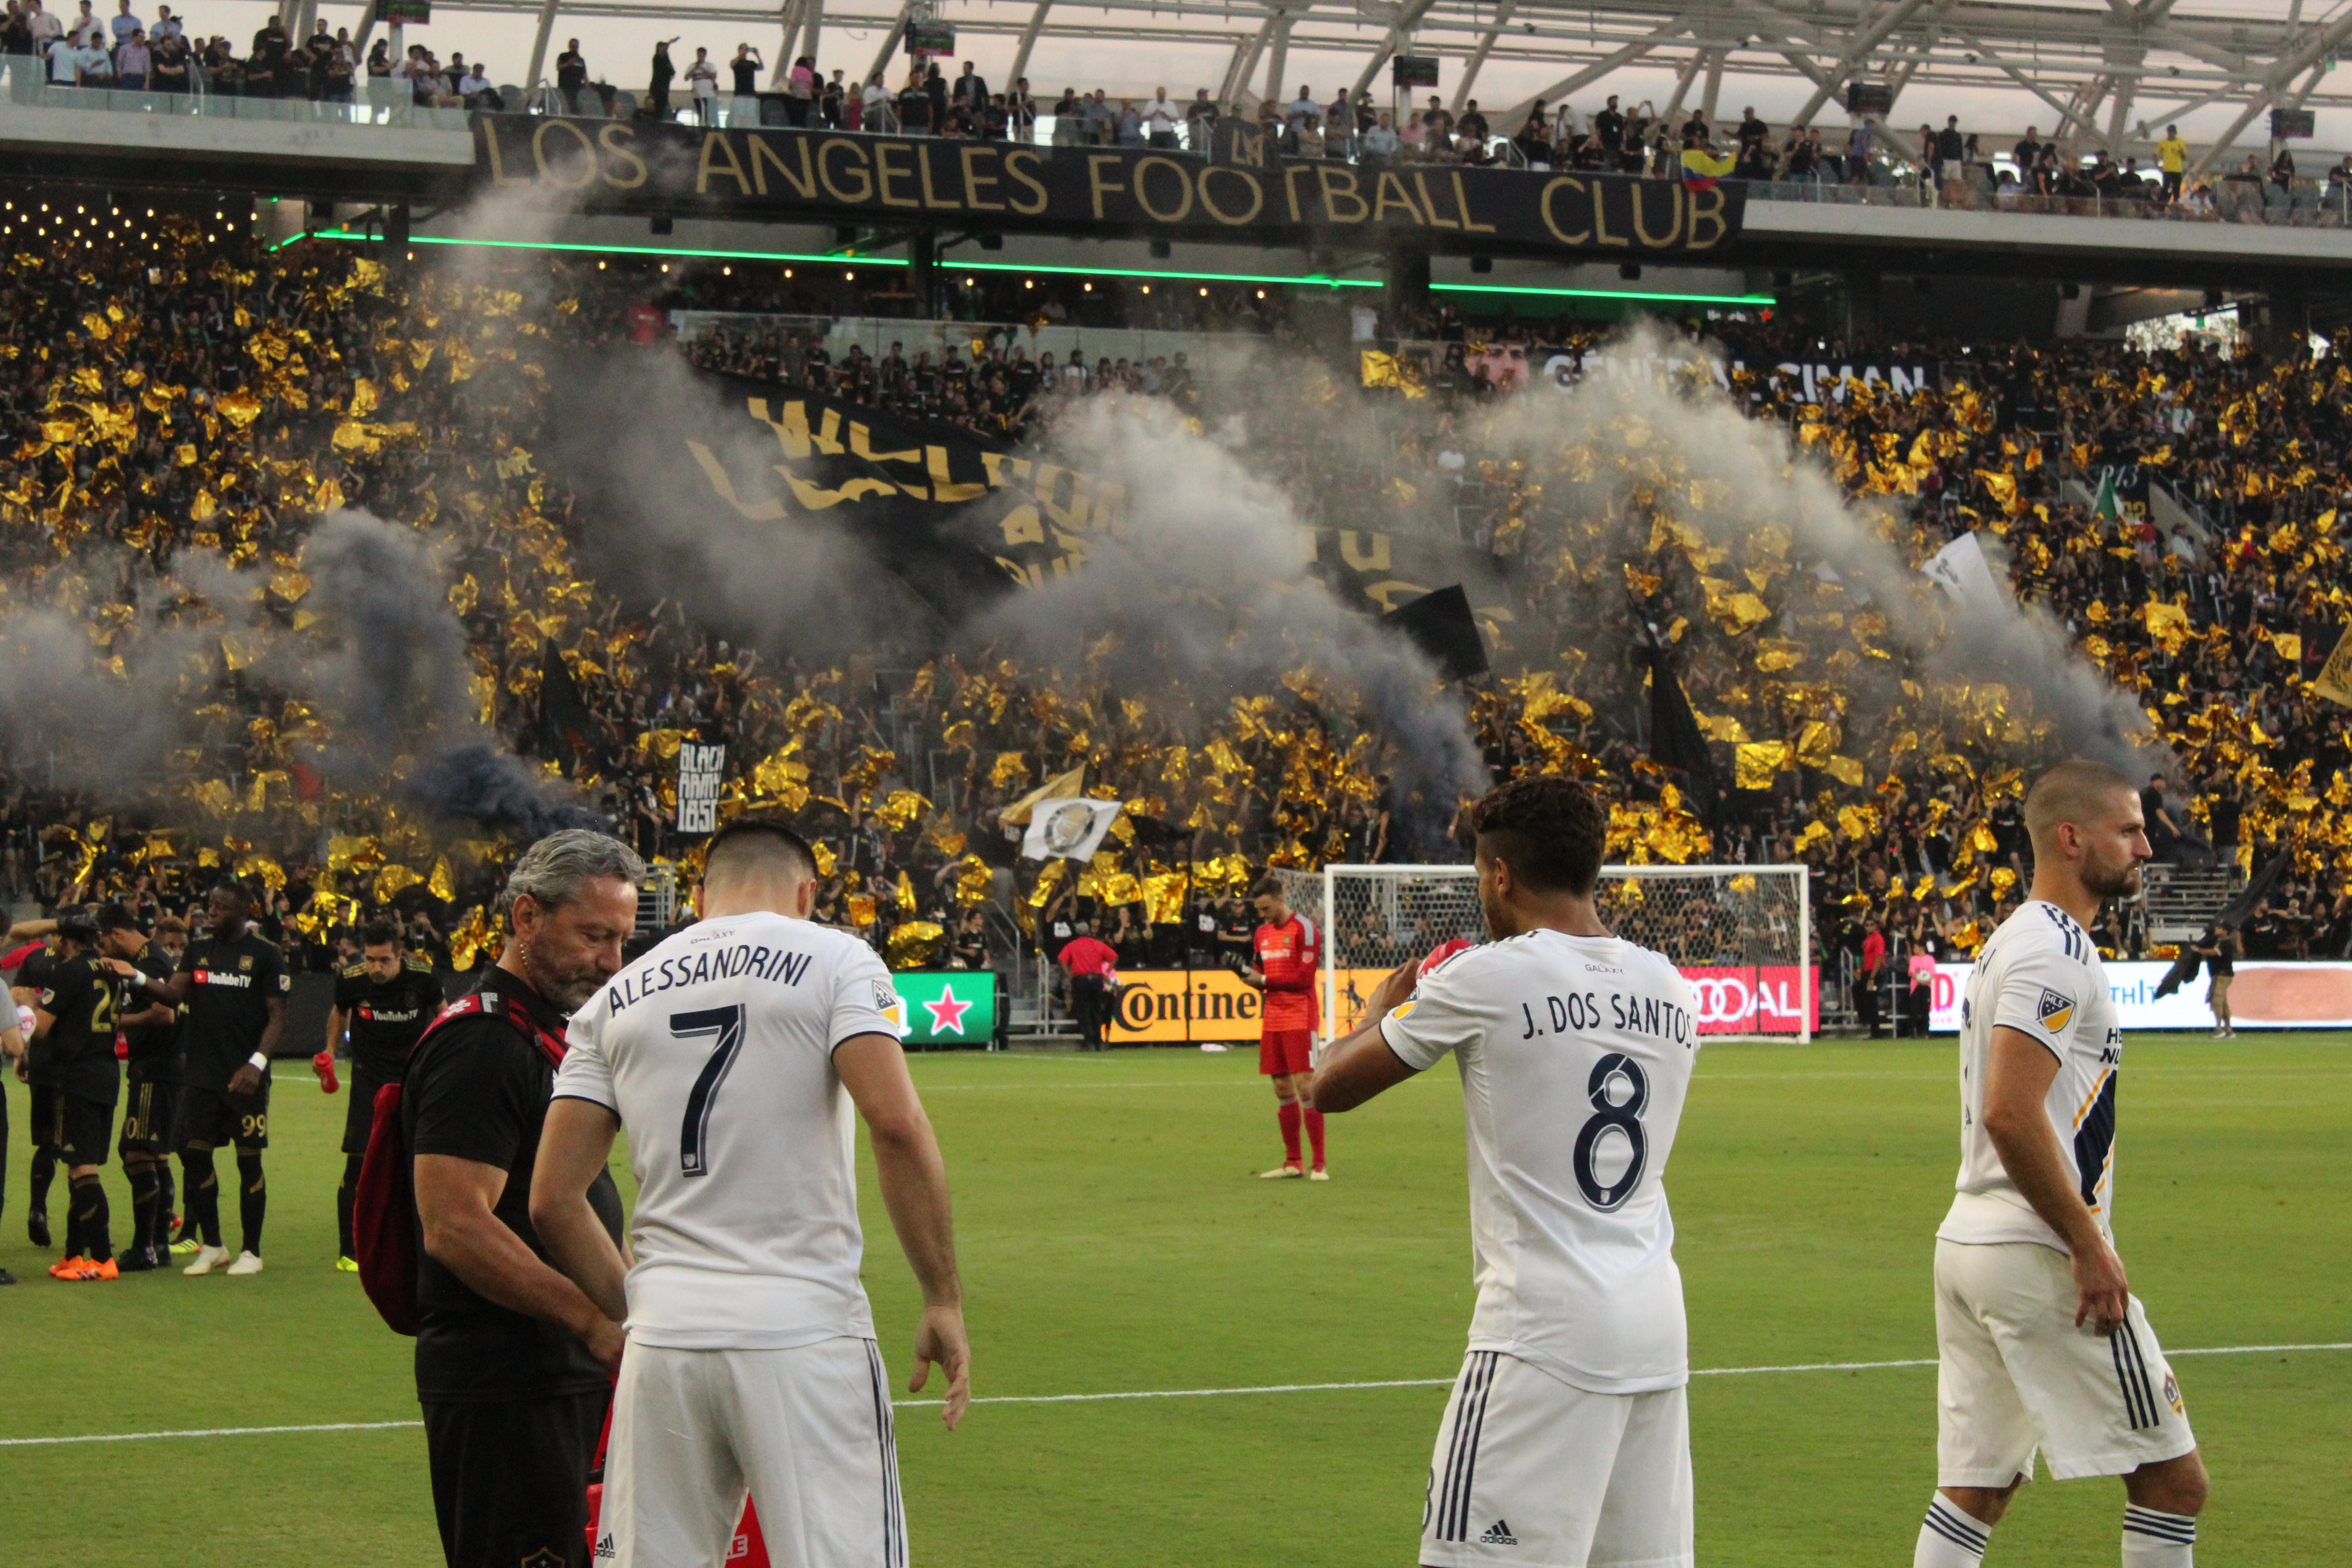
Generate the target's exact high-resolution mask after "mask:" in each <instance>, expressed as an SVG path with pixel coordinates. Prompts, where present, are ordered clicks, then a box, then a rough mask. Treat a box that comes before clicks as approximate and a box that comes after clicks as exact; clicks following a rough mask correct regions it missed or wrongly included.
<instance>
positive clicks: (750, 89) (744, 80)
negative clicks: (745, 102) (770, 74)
mask: <svg viewBox="0 0 2352 1568" xmlns="http://www.w3.org/2000/svg"><path fill="white" fill-rule="evenodd" d="M727 63H728V64H729V65H730V67H732V68H733V69H734V72H735V96H736V97H738V98H750V97H751V96H753V95H754V94H756V93H757V92H758V91H759V90H760V67H759V65H758V63H757V62H756V61H752V60H730V61H728V62H727Z"/></svg>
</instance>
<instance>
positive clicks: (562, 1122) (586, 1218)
mask: <svg viewBox="0 0 2352 1568" xmlns="http://www.w3.org/2000/svg"><path fill="white" fill-rule="evenodd" d="M619 1131H621V1119H620V1118H619V1117H618V1116H615V1115H614V1114H613V1111H612V1109H611V1108H610V1107H608V1106H603V1105H599V1104H597V1103H596V1102H595V1101H594V1100H577V1099H574V1098H572V1097H571V1096H569V1095H559V1096H558V1097H557V1098H556V1099H555V1100H552V1101H551V1102H550V1103H549V1105H548V1108H547V1121H546V1123H545V1125H544V1126H543V1127H541V1130H540V1134H539V1163H537V1164H536V1165H534V1166H532V1167H531V1173H530V1226H531V1228H532V1229H533V1230H535V1231H537V1232H539V1239H540V1244H541V1246H543V1247H546V1248H547V1256H548V1257H549V1258H551V1259H552V1260H553V1261H554V1264H555V1267H556V1268H560V1269H562V1271H563V1273H564V1274H565V1276H566V1277H568V1278H569V1279H571V1281H572V1283H573V1284H575V1285H577V1286H579V1287H580V1289H581V1290H582V1291H583V1293H584V1294H585V1295H586V1296H587V1298H588V1299H589V1300H591V1301H593V1302H595V1303H596V1307H597V1310H599V1311H602V1312H603V1313H604V1315H605V1316H606V1317H608V1318H610V1319H612V1320H613V1321H614V1322H619V1321H622V1320H623V1319H625V1318H626V1317H627V1316H628V1315H629V1299H628V1294H627V1292H626V1291H625V1289H623V1288H622V1281H623V1280H624V1279H625V1278H626V1277H627V1275H628V1272H629V1268H628V1264H627V1262H626V1260H625V1259H624V1258H622V1257H621V1249H620V1248H619V1247H615V1246H614V1245H613V1236H612V1233H611V1232H610V1231H608V1230H606V1229H605V1228H604V1221H603V1220H600V1219H598V1218H597V1217H596V1210H595V1208H594V1206H593V1205H591V1204H590V1203H589V1202H588V1188H589V1186H590V1184H592V1183H593V1182H594V1181H595V1180H596V1178H597V1176H598V1175H599V1174H600V1173H603V1171H604V1167H605V1165H606V1164H607V1163H609V1162H610V1161H611V1160H612V1158H613V1139H614V1135H615V1134H617V1133H618V1132H619Z"/></svg>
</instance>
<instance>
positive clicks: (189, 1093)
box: [179, 1078, 269, 1149]
mask: <svg viewBox="0 0 2352 1568" xmlns="http://www.w3.org/2000/svg"><path fill="white" fill-rule="evenodd" d="M179 1131H180V1145H181V1147H183V1148H185V1147H186V1146H187V1145H188V1144H191V1143H209V1144H211V1145H212V1146H213V1147H214V1148H215V1149H217V1148H220V1147H221V1146H222V1145H224V1144H227V1143H234V1144H236V1146H237V1147H238V1148H240V1149H267V1148H268V1147H269V1080H268V1079H267V1078H265V1079H262V1080H261V1087H260V1088H259V1089H257V1090H255V1091H254V1092H253V1093H251V1094H226V1093H223V1092H222V1091H221V1090H219V1089H197V1088H195V1087H194V1086H193V1085H192V1086H190V1087H189V1088H186V1089H182V1090H181V1091H180V1130H179Z"/></svg>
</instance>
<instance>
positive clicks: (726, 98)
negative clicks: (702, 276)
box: [0, 55, 2352, 228]
mask: <svg viewBox="0 0 2352 1568" xmlns="http://www.w3.org/2000/svg"><path fill="white" fill-rule="evenodd" d="M0 77H5V100H6V101H8V102H10V103H14V104H18V105H23V106H26V107H39V108H44V109H79V110H104V111H110V112H114V113H127V114H150V115H181V116H192V117H196V118H207V119H231V120H267V121H279V122H282V123H291V124H305V125H316V124H349V125H382V126H403V127H410V128H415V129H424V130H436V131H464V130H466V129H467V117H468V116H469V115H470V114H472V113H473V112H475V110H468V109H464V108H460V107H457V106H455V105H433V104H422V103H418V102H416V101H415V99H414V96H413V94H412V93H411V91H410V90H409V88H408V85H407V82H406V80H405V79H403V78H394V77H363V78H361V79H359V80H358V81H356V82H355V83H354V84H353V86H352V93H351V96H350V97H348V98H345V99H311V98H307V97H305V98H286V97H276V96H259V95H251V94H227V93H216V92H213V91H210V90H208V89H207V87H206V85H205V76H204V71H203V69H202V68H201V65H200V63H197V62H192V69H191V87H190V90H188V91H185V92H152V91H149V92H128V91H124V90H121V89H115V88H97V87H67V86H59V85H57V84H55V83H52V82H51V81H50V80H49V79H48V77H47V70H46V68H44V66H43V65H42V63H41V62H40V61H39V60H38V59H37V58H33V57H30V56H24V55H12V56H5V57H0ZM600 85H601V84H600ZM497 90H498V95H499V100H500V101H501V103H502V105H503V108H502V110H499V112H506V113H512V114H545V113H549V112H555V113H566V112H567V110H566V108H565V107H564V106H563V105H562V100H561V99H560V97H559V95H558V94H557V92H556V91H555V89H553V88H552V87H551V85H550V84H549V83H548V82H546V81H545V80H544V79H541V81H540V82H538V83H537V84H535V85H534V86H533V87H531V88H530V89H528V90H526V89H520V88H517V87H513V86H500V87H499V89H497ZM773 96H774V95H772V94H761V95H760V97H759V98H758V99H756V100H755V99H738V98H736V97H734V96H732V95H731V94H725V93H722V94H720V95H719V98H718V99H716V100H712V103H711V119H712V123H714V124H715V125H718V126H723V127H730V128H748V127H759V126H765V127H768V128H771V129H781V128H782V126H780V125H779V123H778V121H777V120H776V119H775V118H774V116H773V115H772V114H771V113H763V112H762V111H761V103H762V102H764V101H765V100H767V99H769V98H771V97H773ZM579 97H580V101H579V102H578V104H577V105H576V106H575V107H576V108H577V109H580V110H587V111H588V112H587V114H586V115H585V118H591V119H603V118H605V117H606V104H607V100H606V98H605V97H604V94H603V92H602V91H600V90H599V89H598V88H590V89H585V90H584V91H583V92H582V93H581V94H580V95H579ZM610 104H611V112H612V114H613V115H614V116H615V117H618V118H623V119H627V118H633V117H635V116H636V115H637V113H638V112H639V104H640V99H639V97H638V95H637V94H635V93H634V92H631V91H628V90H627V89H615V90H614V91H613V93H612V96H611V99H610ZM673 116H674V118H676V119H677V120H679V121H684V122H687V123H690V124H698V123H700V119H699V111H698V110H697V108H696V107H695V106H694V105H693V104H692V102H691V101H690V100H689V101H688V102H686V103H682V104H680V105H678V106H677V107H676V108H675V109H674V110H673ZM1071 118H1073V119H1075V118H1076V117H1071ZM1080 123H1081V124H1083V122H1080ZM829 129H831V130H832V131H833V132H834V133H835V134H844V135H856V134H892V135H896V134H901V132H898V129H897V127H896V124H895V115H890V114H888V111H887V110H886V119H885V121H884V122H883V124H882V126H881V127H880V128H879V130H877V131H866V132H844V131H842V130H840V128H838V127H832V128H829ZM1057 129H1058V134H1057ZM1070 132H1071V127H1069V126H1067V125H1061V124H1060V123H1059V120H1058V119H1057V117H1056V116H1055V115H1052V114H1040V115H1038V116H1037V117H1036V119H1035V121H1034V124H1033V125H1032V126H1031V128H1030V131H1029V134H1028V136H1027V137H1026V138H1025V140H1027V141H1029V142H1034V144H1035V145H1037V146H1039V147H1042V148H1046V149H1049V150H1050V149H1054V148H1057V147H1076V146H1086V145H1092V144H1093V143H1091V142H1086V141H1084V140H1078V139H1073V137H1072V136H1071V134H1070ZM1340 142H1341V144H1340V145H1339V146H1338V147H1337V148H1336V149H1333V148H1330V146H1329V143H1328V142H1327V143H1326V145H1327V149H1328V150H1327V152H1326V153H1324V156H1325V157H1327V158H1331V159H1334V160H1337V161H1339V162H1346V163H1359V162H1363V161H1365V160H1364V158H1363V156H1362V154H1361V153H1360V151H1359V150H1358V149H1357V148H1356V147H1355V145H1354V142H1355V139H1354V138H1353V137H1345V138H1342V139H1340ZM1115 144H1117V145H1125V146H1142V145H1146V144H1147V143H1145V142H1140V141H1138V142H1118V143H1115ZM1191 144H1192V122H1191V121H1186V122H1185V123H1183V124H1182V125H1181V126H1180V127H1179V128H1178V129H1177V132H1176V148H1175V150H1176V151H1189V150H1190V148H1191ZM1486 158H1487V160H1488V161H1489V162H1490V163H1494V164H1495V165H1496V166H1500V167H1506V168H1513V169H1526V168H1533V169H1535V170H1537V171H1538V172H1541V171H1544V170H1547V169H1549V167H1550V165H1548V164H1544V163H1534V164H1530V163H1528V159H1527V156H1526V153H1525V152H1524V150H1523V149H1521V148H1520V147H1519V145H1518V144H1517V142H1512V141H1510V140H1509V139H1507V138H1506V137H1501V136H1494V137H1490V138H1488V139H1487V142H1486ZM1399 161H1402V162H1418V161H1425V160H1417V159H1415V158H1413V157H1412V154H1411V152H1410V150H1408V152H1407V154H1406V155H1405V157H1404V158H1402V159H1401V160H1399ZM1667 177H1679V170H1678V169H1677V170H1672V171H1670V173H1669V175H1668V176H1667ZM1725 183H1726V184H1739V185H1741V187H1742V188H1743V189H1744V190H1745V191H1746V192H1747V194H1748V200H1749V201H1751V202H1800V203H1815V204H1825V205H1857V206H1874V207H1907V208H1915V209H1916V208H1938V209H1952V210H1958V211H1967V212H1997V213H2020V214H2033V215H2041V216H2060V217H2097V218H2129V219H2139V220H2143V221H2155V220H2160V221H2166V222H2176V223H2241V224H2258V225H2265V226H2274V227H2305V228H2308V227H2317V228H2338V227H2347V226H2352V184H2346V183H2343V182H2331V183H2327V184H2322V183H2321V182H2320V181H2318V180H2315V179H2301V178H2299V179H2295V180H2293V181H2290V182H2288V183H2287V184H2280V183H2278V182H2277V181H2274V180H2271V179H2267V178H2256V177H2254V176H2251V175H2244V174H2232V175H2229V176H2226V177H2224V178H2221V179H2217V180H2213V181H2210V182H2206V183H2202V184H2200V186H2198V187H2195V188H2193V189H2192V190H2191V191H2190V192H2189V194H2188V195H2184V196H2183V197H2182V198H2181V199H2180V200H2178V201H2174V202H2164V201H2159V200H2151V199H2148V198H2147V197H2145V196H2102V195H2046V196H2045V195H2034V194H2032V192H2030V191H2028V190H2026V189H2024V188H2023V187H2022V186H2021V185H2018V184H1994V183H1993V180H1992V178H1991V173H1990V165H1986V164H1978V163H1972V164H1969V165H1967V166H1966V169H1965V170H1964V172H1963V173H1962V174H1958V175H1957V176H1955V177H1953V178H1951V179H1948V180H1946V181H1945V182H1944V183H1943V184H1941V185H1940V186H1937V185H1935V184H1931V183H1929V182H1928V181H1927V180H1925V179H1924V178H1922V177H1921V176H1920V174H1918V173H1917V172H1916V171H1915V170H1912V169H1910V168H1908V167H1897V166H1895V165H1890V164H1887V163H1881V162H1874V163H1872V164H1871V166H1870V169H1869V171H1868V174H1867V175H1866V177H1865V178H1864V179H1863V180H1860V181H1857V180H1854V179H1852V178H1850V177H1846V176H1843V175H1841V174H1836V173H1834V172H1831V171H1824V172H1823V173H1822V174H1816V175H1809V176H1804V177H1801V178H1796V179H1788V178H1781V179H1772V180H1749V181H1731V180H1727V181H1726V182H1725Z"/></svg>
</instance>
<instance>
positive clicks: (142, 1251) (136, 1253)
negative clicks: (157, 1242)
mask: <svg viewBox="0 0 2352 1568" xmlns="http://www.w3.org/2000/svg"><path fill="white" fill-rule="evenodd" d="M164 1261H165V1260H164V1259H163V1258H159V1257H157V1256H156V1255H155V1249H154V1248H153V1247H134V1248H132V1249H131V1250H130V1251H128V1252H121V1253H117V1254H116V1255H115V1258H114V1263H115V1267H116V1268H119V1269H120V1270H121V1272H123V1273H125V1274H144V1273H146V1272H147V1271H148V1270H149V1269H151V1268H163V1264H164Z"/></svg>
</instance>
